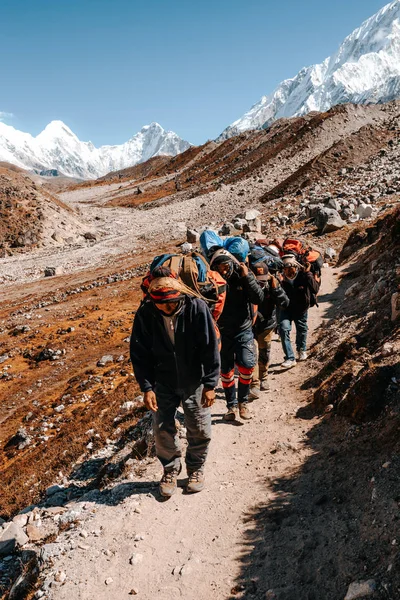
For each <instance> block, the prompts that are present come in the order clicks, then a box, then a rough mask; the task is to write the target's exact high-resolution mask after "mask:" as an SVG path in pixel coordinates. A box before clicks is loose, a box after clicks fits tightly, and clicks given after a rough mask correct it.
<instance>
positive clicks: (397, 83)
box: [217, 0, 400, 141]
mask: <svg viewBox="0 0 400 600" xmlns="http://www.w3.org/2000/svg"><path fill="white" fill-rule="evenodd" d="M399 95H400V0H394V1H393V2H391V3H389V4H387V5H386V6H384V7H383V8H382V9H381V10H379V11H378V12H377V13H376V14H374V15H373V16H372V17H370V18H369V19H367V20H366V21H364V22H363V23H362V24H361V26H360V27H358V28H357V29H355V30H354V31H353V32H352V33H351V34H350V35H348V36H347V37H346V38H345V39H344V41H343V42H342V44H341V45H340V46H339V49H338V50H337V52H336V53H334V54H333V55H332V56H330V57H328V58H326V59H325V60H324V61H323V62H322V63H320V64H315V65H311V66H309V67H304V68H303V69H301V70H300V71H299V72H298V74H297V75H296V76H295V77H293V78H291V79H285V80H284V81H282V82H281V83H280V84H279V85H278V86H277V87H276V88H275V90H274V91H273V92H272V93H271V94H269V95H266V96H263V97H262V98H261V100H259V101H258V102H257V103H256V104H254V105H253V106H252V107H251V108H250V110H249V111H247V112H246V113H245V114H244V115H243V116H242V117H240V118H239V119H237V120H236V121H234V122H233V123H232V124H231V125H229V127H227V128H226V129H225V130H224V131H223V132H222V133H221V135H220V136H219V137H218V138H217V139H218V141H221V140H224V139H227V138H229V137H232V136H233V135H237V134H238V133H241V132H243V131H246V130H248V129H257V128H261V127H268V126H269V125H270V124H271V123H272V122H274V121H276V120H277V119H279V118H281V117H294V116H302V115H305V114H307V113H309V112H311V111H322V112H323V111H326V110H328V109H329V108H331V107H332V106H334V105H336V104H343V103H348V102H351V103H354V104H367V103H370V102H372V103H380V102H388V101H390V100H393V99H395V98H396V97H398V96H399Z"/></svg>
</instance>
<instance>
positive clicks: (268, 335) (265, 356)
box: [258, 329, 274, 391]
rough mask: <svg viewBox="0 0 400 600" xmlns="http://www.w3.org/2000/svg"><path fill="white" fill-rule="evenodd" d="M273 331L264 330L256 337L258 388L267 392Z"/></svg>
mask: <svg viewBox="0 0 400 600" xmlns="http://www.w3.org/2000/svg"><path fill="white" fill-rule="evenodd" d="M273 334H274V330H273V329H266V330H265V331H263V332H262V333H260V334H259V335H258V371H259V373H260V388H261V389H263V390H264V391H266V390H268V384H267V379H268V367H269V363H270V356H271V342H272V336H273Z"/></svg>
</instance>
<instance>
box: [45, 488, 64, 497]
mask: <svg viewBox="0 0 400 600" xmlns="http://www.w3.org/2000/svg"><path fill="white" fill-rule="evenodd" d="M62 491H64V488H63V487H62V486H60V485H51V486H50V487H48V488H47V490H46V496H47V497H48V498H49V497H50V496H53V495H54V494H57V493H58V492H62Z"/></svg>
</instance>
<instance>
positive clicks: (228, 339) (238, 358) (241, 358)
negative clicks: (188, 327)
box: [221, 329, 256, 408]
mask: <svg viewBox="0 0 400 600" xmlns="http://www.w3.org/2000/svg"><path fill="white" fill-rule="evenodd" d="M221 341H222V348H221V379H222V387H223V388H224V392H225V399H226V404H227V406H228V408H232V407H234V406H237V404H238V401H239V402H240V404H244V403H245V402H247V401H248V399H249V391H250V384H251V380H252V376H253V370H254V366H255V364H256V356H255V352H254V336H253V331H252V329H245V330H244V331H240V332H239V333H236V334H235V335H231V334H228V333H225V332H224V331H222V332H221ZM235 364H236V366H237V368H238V371H239V384H238V390H237V397H236V386H235Z"/></svg>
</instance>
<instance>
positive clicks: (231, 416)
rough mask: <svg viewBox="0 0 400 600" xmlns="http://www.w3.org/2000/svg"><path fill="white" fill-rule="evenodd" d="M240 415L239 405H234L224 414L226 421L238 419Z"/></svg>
mask: <svg viewBox="0 0 400 600" xmlns="http://www.w3.org/2000/svg"><path fill="white" fill-rule="evenodd" d="M238 416H239V411H238V407H237V406H232V408H229V409H228V412H227V413H225V414H224V416H223V419H224V421H237V418H238Z"/></svg>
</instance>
